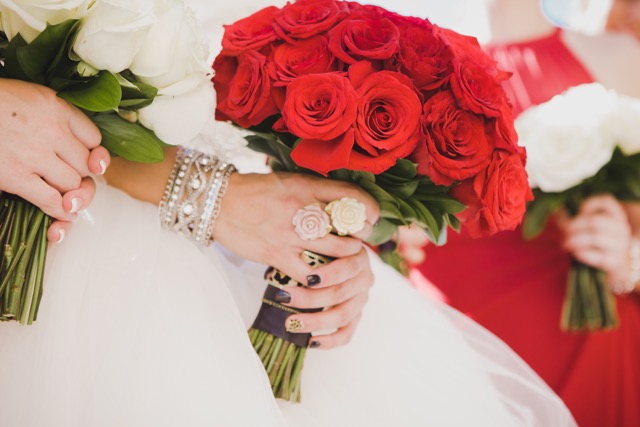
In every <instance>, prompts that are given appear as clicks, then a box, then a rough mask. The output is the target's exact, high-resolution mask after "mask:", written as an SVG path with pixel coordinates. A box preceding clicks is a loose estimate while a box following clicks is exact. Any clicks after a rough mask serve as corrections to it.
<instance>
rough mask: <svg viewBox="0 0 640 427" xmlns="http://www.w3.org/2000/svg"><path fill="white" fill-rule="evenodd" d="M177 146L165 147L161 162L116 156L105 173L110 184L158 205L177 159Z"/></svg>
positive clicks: (137, 197)
mask: <svg viewBox="0 0 640 427" xmlns="http://www.w3.org/2000/svg"><path fill="white" fill-rule="evenodd" d="M177 151H178V148H177V147H169V148H167V149H165V157H164V160H163V161H162V162H160V163H134V162H130V161H128V160H124V159H122V158H119V157H118V158H114V159H112V161H111V166H110V167H109V169H108V170H107V172H106V173H105V178H106V179H107V182H108V183H109V185H112V186H114V187H116V188H119V189H121V190H122V191H124V192H126V193H128V194H129V195H130V196H131V197H134V198H136V199H138V200H142V201H144V202H149V203H152V204H154V205H158V204H159V203H160V200H162V196H163V194H164V191H165V188H166V185H167V178H168V177H169V174H170V173H171V169H172V167H173V163H174V161H175V157H176V153H177Z"/></svg>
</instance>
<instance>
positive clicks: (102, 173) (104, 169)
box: [100, 160, 107, 175]
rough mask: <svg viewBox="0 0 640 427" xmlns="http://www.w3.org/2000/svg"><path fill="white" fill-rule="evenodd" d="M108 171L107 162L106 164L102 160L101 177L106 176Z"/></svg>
mask: <svg viewBox="0 0 640 427" xmlns="http://www.w3.org/2000/svg"><path fill="white" fill-rule="evenodd" d="M106 171H107V162H105V161H104V160H100V175H104V173H105V172H106Z"/></svg>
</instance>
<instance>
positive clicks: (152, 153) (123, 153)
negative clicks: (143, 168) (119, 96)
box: [91, 113, 164, 163]
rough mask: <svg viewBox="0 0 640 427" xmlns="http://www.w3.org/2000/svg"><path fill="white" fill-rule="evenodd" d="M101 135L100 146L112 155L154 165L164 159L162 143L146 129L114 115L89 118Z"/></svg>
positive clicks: (108, 114) (106, 114)
mask: <svg viewBox="0 0 640 427" xmlns="http://www.w3.org/2000/svg"><path fill="white" fill-rule="evenodd" d="M91 119H92V120H93V122H94V123H95V124H96V126H98V128H99V129H100V133H101V134H102V145H103V146H104V147H105V148H106V149H107V150H109V152H110V153H111V154H113V155H116V156H120V157H122V158H124V159H127V160H131V161H134V162H140V163H156V162H160V161H162V160H163V159H164V150H163V149H162V146H163V144H162V142H161V141H160V140H159V139H158V137H157V136H155V134H154V133H153V132H151V131H150V130H148V129H147V128H145V127H143V126H141V125H139V124H137V123H131V122H128V121H126V120H124V119H122V118H121V117H120V116H118V115H117V114H116V113H101V114H96V115H94V116H93V117H91Z"/></svg>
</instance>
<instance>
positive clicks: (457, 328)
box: [0, 184, 574, 427]
mask: <svg viewBox="0 0 640 427" xmlns="http://www.w3.org/2000/svg"><path fill="white" fill-rule="evenodd" d="M371 264H372V267H373V269H374V272H375V274H376V284H375V286H374V288H373V289H372V291H371V295H370V301H369V304H368V305H367V307H366V309H365V312H364V313H363V317H362V320H361V322H360V325H359V327H358V330H357V331H356V334H355V336H354V338H353V340H352V341H351V343H350V344H349V345H347V346H344V347H341V348H338V349H334V350H310V351H308V352H307V357H306V360H305V367H304V370H303V377H302V403H301V404H290V403H286V402H281V401H277V400H276V399H274V398H273V396H272V395H271V391H270V388H269V383H268V379H267V377H266V375H265V373H264V370H263V368H262V365H261V364H260V361H259V359H258V358H257V356H256V354H255V352H254V351H253V349H252V347H251V345H250V343H249V341H248V338H247V334H246V329H247V325H248V324H250V323H251V322H252V320H253V317H254V316H255V314H256V312H257V309H258V307H259V304H260V299H261V296H262V293H263V291H264V286H265V284H264V280H263V278H262V275H263V273H264V269H265V266H262V265H258V264H255V263H250V262H247V261H243V260H241V259H238V258H236V257H234V256H233V255H230V254H227V253H225V252H224V250H221V249H220V248H216V247H212V248H208V249H201V248H199V247H197V246H196V245H195V244H193V243H192V242H191V241H189V240H188V239H185V238H183V237H180V236H177V235H174V234H173V233H171V232H168V231H165V230H162V229H161V228H160V227H159V225H158V221H157V213H156V208H155V207H154V206H151V205H148V204H144V203H141V202H138V201H135V200H133V199H131V198H129V197H128V196H126V195H125V194H123V193H121V192H120V191H118V190H115V189H113V188H112V187H109V186H107V185H104V184H99V185H98V191H97V194H96V198H95V200H94V202H93V203H92V205H91V207H90V208H89V209H87V210H86V211H83V212H82V214H81V218H80V219H79V220H78V221H77V222H76V223H75V224H74V225H73V228H72V230H71V232H70V233H69V235H68V236H67V238H66V240H65V241H64V242H62V243H60V244H58V245H54V246H52V247H51V248H50V251H49V258H48V261H47V272H46V276H45V290H44V297H43V299H42V302H41V306H40V312H39V316H38V319H37V321H36V323H35V324H34V325H31V326H20V325H18V324H15V323H3V324H0V349H1V351H0V419H1V420H2V422H1V423H2V425H7V426H9V425H10V426H14V427H19V426H25V427H36V426H38V427H39V426H45V425H46V426H53V427H58V426H59V427H75V426H77V427H86V426H91V427H99V426H135V427H139V426H154V427H155V426H177V425H183V426H212V425H215V426H287V425H289V426H305V427H306V426H329V425H331V426H364V425H371V426H388V425H402V426H414V425H415V426H424V425H437V426H462V425H474V426H484V425H486V426H541V425H544V426H565V425H574V422H573V419H572V418H571V415H570V414H569V413H568V411H567V410H566V408H565V407H564V405H563V404H562V403H561V402H560V401H559V399H558V398H557V397H556V396H555V395H554V394H553V392H552V391H551V390H550V389H549V388H548V387H547V386H546V385H545V384H544V383H543V382H542V381H541V380H540V379H539V378H538V377H537V376H536V375H535V374H534V373H533V372H532V371H531V370H530V369H529V367H528V366H526V365H525V364H524V363H523V362H522V361H521V360H520V359H519V358H518V357H517V356H516V355H515V354H514V353H513V352H512V351H511V350H510V349H509V348H507V347H506V346H505V345H504V344H503V343H502V342H501V341H499V340H498V339H496V338H495V337H494V336H493V335H491V334H490V333H488V332H487V331H486V330H484V329H482V328H481V327H479V326H477V325H476V324H475V323H473V322H472V321H470V320H468V319H467V318H465V317H464V316H463V315H461V314H459V313H458V312H456V311H454V310H452V309H450V308H448V307H447V306H445V305H443V304H441V303H439V302H437V301H432V300H429V299H428V298H427V297H425V296H424V295H423V294H420V293H419V292H417V291H416V290H415V289H413V288H411V287H410V285H409V284H408V282H406V281H405V280H404V279H403V278H402V277H401V276H399V275H398V274H396V273H395V271H393V270H392V269H390V268H388V267H387V266H385V265H383V264H382V263H381V261H379V259H378V258H377V257H376V256H375V255H372V256H371Z"/></svg>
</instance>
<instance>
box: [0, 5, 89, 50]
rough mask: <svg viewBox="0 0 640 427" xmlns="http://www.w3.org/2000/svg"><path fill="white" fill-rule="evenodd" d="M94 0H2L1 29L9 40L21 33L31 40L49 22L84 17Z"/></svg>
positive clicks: (57, 22)
mask: <svg viewBox="0 0 640 427" xmlns="http://www.w3.org/2000/svg"><path fill="white" fill-rule="evenodd" d="M91 1H92V0H22V1H21V0H0V30H1V31H3V32H4V33H5V34H6V35H7V38H8V39H9V40H11V39H12V38H13V37H15V35H16V34H18V33H20V35H22V37H23V38H24V39H25V40H26V41H27V43H29V42H31V41H32V40H33V39H34V38H36V36H37V35H38V34H40V33H41V32H42V31H43V30H44V29H45V27H46V26H47V22H48V23H50V24H59V23H61V22H63V21H66V20H67V19H76V18H80V17H82V15H83V14H84V13H85V12H86V10H87V7H88V6H89V4H90V3H91Z"/></svg>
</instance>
